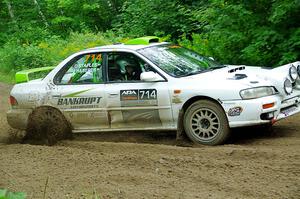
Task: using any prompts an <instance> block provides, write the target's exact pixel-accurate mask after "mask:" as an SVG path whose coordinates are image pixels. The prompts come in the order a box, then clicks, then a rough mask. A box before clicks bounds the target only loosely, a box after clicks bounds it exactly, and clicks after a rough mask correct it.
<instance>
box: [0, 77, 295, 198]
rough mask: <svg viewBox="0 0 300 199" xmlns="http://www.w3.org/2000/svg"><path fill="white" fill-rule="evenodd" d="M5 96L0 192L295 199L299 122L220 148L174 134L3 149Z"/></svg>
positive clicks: (243, 135) (249, 133)
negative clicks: (186, 142) (178, 139)
mask: <svg viewBox="0 0 300 199" xmlns="http://www.w3.org/2000/svg"><path fill="white" fill-rule="evenodd" d="M9 89H10V86H9V85H5V84H1V83H0V96H1V98H0V125H1V126H0V140H1V142H2V143H0V188H7V189H9V190H12V191H23V192H26V193H27V194H28V198H33V199H40V198H43V195H44V194H45V196H46V197H45V198H52V199H60V198H76V199H77V198H95V197H92V196H93V195H95V193H96V194H97V195H98V196H100V198H103V199H106V198H270V199H271V198H272V199H277V198H278V199H285V198H295V199H296V198H297V199H298V198H300V122H299V121H300V116H294V117H292V118H290V119H288V120H285V121H282V122H279V123H277V124H276V125H275V127H274V132H273V133H266V132H260V131H257V130H256V129H239V130H236V131H234V132H233V136H232V138H231V140H230V141H229V143H228V144H226V145H223V146H217V147H204V146H192V147H177V146H175V142H174V139H175V133H172V132H161V133H145V132H127V133H100V134H83V135H76V136H75V139H74V140H72V141H63V142H60V143H59V144H58V145H56V146H53V147H48V146H33V145H27V144H6V143H4V142H5V140H6V137H7V132H8V130H9V127H8V125H7V124H6V119H5V111H6V110H7V108H8V107H7V106H8V105H7V97H8V92H9ZM46 181H48V182H47V183H46ZM45 187H46V189H45ZM44 190H46V191H44Z"/></svg>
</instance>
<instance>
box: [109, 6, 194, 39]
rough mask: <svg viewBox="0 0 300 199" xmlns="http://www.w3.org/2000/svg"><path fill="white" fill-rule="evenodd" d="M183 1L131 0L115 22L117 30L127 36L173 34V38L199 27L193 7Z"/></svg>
mask: <svg viewBox="0 0 300 199" xmlns="http://www.w3.org/2000/svg"><path fill="white" fill-rule="evenodd" d="M180 2H181V1H179V0H175V1H165V0H152V1H148V0H129V1H125V3H124V5H123V8H122V13H121V14H120V15H119V16H118V17H117V20H116V22H115V24H114V28H115V30H117V31H119V32H121V33H124V34H125V35H127V36H131V37H137V36H145V35H157V36H163V35H172V37H173V38H176V37H178V36H179V35H181V34H183V33H190V32H192V31H194V30H195V29H197V26H193V23H195V21H193V20H192V18H191V15H192V14H191V9H190V8H189V7H188V6H186V5H185V4H183V3H180Z"/></svg>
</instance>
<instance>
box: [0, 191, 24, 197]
mask: <svg viewBox="0 0 300 199" xmlns="http://www.w3.org/2000/svg"><path fill="white" fill-rule="evenodd" d="M25 198H26V194H25V193H21V192H16V193H13V192H9V191H7V190H6V189H0V199H25Z"/></svg>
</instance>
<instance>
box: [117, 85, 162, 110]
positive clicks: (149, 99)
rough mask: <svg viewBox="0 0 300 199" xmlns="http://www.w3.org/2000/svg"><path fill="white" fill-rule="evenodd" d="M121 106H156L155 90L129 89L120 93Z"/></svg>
mask: <svg viewBox="0 0 300 199" xmlns="http://www.w3.org/2000/svg"><path fill="white" fill-rule="evenodd" d="M120 101H121V106H125V107H126V106H127V107H133V106H157V104H158V103H157V90H156V89H131V90H121V91H120Z"/></svg>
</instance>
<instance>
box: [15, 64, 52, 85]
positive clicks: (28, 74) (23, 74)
mask: <svg viewBox="0 0 300 199" xmlns="http://www.w3.org/2000/svg"><path fill="white" fill-rule="evenodd" d="M54 68H55V67H42V68H33V69H28V70H23V71H20V72H17V73H16V76H15V77H16V83H17V84H19V83H24V82H28V81H30V80H34V79H40V78H44V77H45V76H46V75H47V74H48V73H49V72H51V71H52V70H53V69H54Z"/></svg>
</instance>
